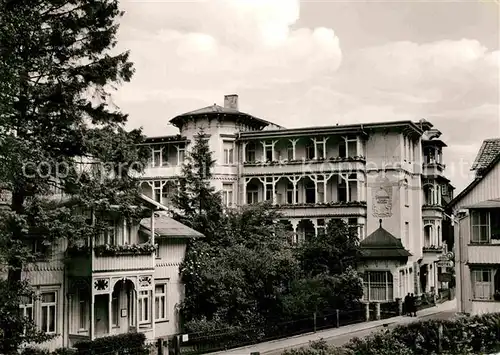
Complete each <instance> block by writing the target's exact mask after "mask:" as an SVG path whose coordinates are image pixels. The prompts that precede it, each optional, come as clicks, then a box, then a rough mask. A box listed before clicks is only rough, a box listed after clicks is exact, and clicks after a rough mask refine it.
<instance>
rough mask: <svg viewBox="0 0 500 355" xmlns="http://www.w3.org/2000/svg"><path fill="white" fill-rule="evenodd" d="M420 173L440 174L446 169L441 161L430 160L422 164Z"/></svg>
mask: <svg viewBox="0 0 500 355" xmlns="http://www.w3.org/2000/svg"><path fill="white" fill-rule="evenodd" d="M422 169H423V171H422V173H423V175H424V176H427V177H430V176H441V175H443V173H444V170H445V169H446V165H445V164H442V163H438V162H437V161H432V162H430V163H424V164H422Z"/></svg>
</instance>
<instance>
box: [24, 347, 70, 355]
mask: <svg viewBox="0 0 500 355" xmlns="http://www.w3.org/2000/svg"><path fill="white" fill-rule="evenodd" d="M75 354H76V350H74V349H70V348H59V349H56V350H55V351H53V352H49V351H48V350H45V349H39V348H33V347H28V348H25V349H23V351H21V355H75Z"/></svg>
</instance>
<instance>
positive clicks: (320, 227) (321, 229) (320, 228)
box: [316, 219, 326, 235]
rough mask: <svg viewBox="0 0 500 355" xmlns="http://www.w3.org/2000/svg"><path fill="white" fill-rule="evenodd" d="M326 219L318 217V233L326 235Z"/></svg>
mask: <svg viewBox="0 0 500 355" xmlns="http://www.w3.org/2000/svg"><path fill="white" fill-rule="evenodd" d="M325 228H326V227H325V220H324V219H318V223H317V227H316V230H317V232H318V235H325Z"/></svg>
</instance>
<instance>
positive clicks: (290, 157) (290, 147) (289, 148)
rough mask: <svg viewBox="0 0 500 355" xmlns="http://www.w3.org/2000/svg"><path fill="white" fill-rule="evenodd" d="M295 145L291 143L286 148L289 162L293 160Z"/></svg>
mask: <svg viewBox="0 0 500 355" xmlns="http://www.w3.org/2000/svg"><path fill="white" fill-rule="evenodd" d="M293 150H294V149H293V144H292V143H289V144H288V145H287V147H286V155H287V159H288V160H293V158H294V157H293Z"/></svg>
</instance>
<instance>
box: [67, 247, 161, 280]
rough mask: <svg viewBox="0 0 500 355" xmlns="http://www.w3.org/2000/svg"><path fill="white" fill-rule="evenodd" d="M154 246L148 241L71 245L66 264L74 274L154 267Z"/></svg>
mask: <svg viewBox="0 0 500 355" xmlns="http://www.w3.org/2000/svg"><path fill="white" fill-rule="evenodd" d="M155 251H156V247H155V246H154V245H152V244H150V243H143V244H130V245H110V244H104V245H96V246H95V247H94V248H93V250H92V249H91V248H90V247H88V246H85V245H84V246H71V247H68V249H67V257H68V265H69V268H70V270H74V271H75V272H74V273H75V274H87V273H88V272H90V270H92V271H93V272H100V271H122V270H144V269H153V268H154V257H153V254H154V253H155Z"/></svg>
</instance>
